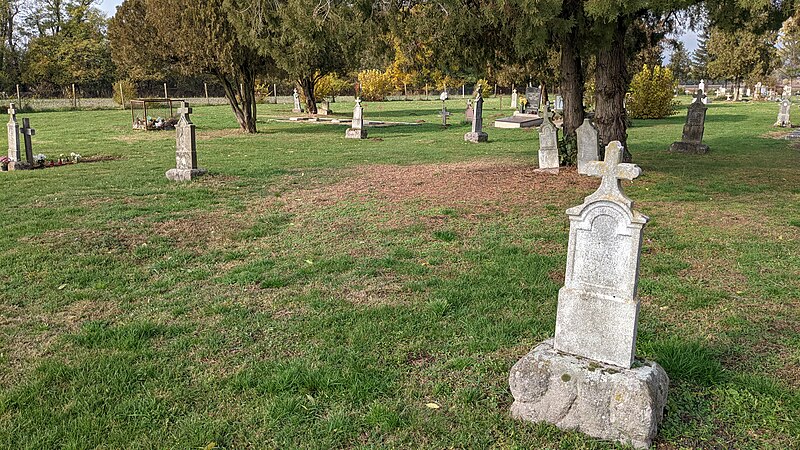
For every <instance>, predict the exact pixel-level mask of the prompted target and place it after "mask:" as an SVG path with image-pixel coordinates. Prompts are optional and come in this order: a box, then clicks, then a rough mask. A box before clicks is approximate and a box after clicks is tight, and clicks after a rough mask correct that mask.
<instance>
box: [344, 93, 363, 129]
mask: <svg viewBox="0 0 800 450" xmlns="http://www.w3.org/2000/svg"><path fill="white" fill-rule="evenodd" d="M344 137H346V138H349V139H366V138H367V130H366V129H364V107H362V106H361V98H356V106H355V107H354V108H353V123H352V124H351V125H350V128H348V129H347V131H345V133H344Z"/></svg>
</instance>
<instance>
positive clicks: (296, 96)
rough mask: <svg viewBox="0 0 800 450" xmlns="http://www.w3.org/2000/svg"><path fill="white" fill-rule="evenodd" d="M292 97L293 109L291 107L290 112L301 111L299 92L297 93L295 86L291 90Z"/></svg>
mask: <svg viewBox="0 0 800 450" xmlns="http://www.w3.org/2000/svg"><path fill="white" fill-rule="evenodd" d="M292 98H293V99H294V109H292V112H296V113H301V112H303V107H302V106H300V94H298V93H297V88H294V90H293V91H292Z"/></svg>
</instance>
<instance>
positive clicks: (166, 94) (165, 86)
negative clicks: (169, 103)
mask: <svg viewBox="0 0 800 450" xmlns="http://www.w3.org/2000/svg"><path fill="white" fill-rule="evenodd" d="M164 98H169V94H168V93H167V83H164Z"/></svg>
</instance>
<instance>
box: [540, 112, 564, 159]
mask: <svg viewBox="0 0 800 450" xmlns="http://www.w3.org/2000/svg"><path fill="white" fill-rule="evenodd" d="M558 167H559V160H558V128H556V126H555V125H554V124H553V121H552V120H550V114H549V107H548V108H546V109H545V115H544V118H543V121H542V125H541V126H540V127H539V170H541V171H548V172H555V173H558Z"/></svg>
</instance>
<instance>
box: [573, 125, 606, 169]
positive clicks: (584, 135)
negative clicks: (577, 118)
mask: <svg viewBox="0 0 800 450" xmlns="http://www.w3.org/2000/svg"><path fill="white" fill-rule="evenodd" d="M575 132H576V134H577V135H578V173H579V174H581V175H589V172H588V170H589V163H592V162H594V161H597V160H599V159H600V139H599V136H598V132H597V128H595V126H594V124H593V123H592V121H591V120H589V119H584V120H583V124H582V125H581V126H579V127H578V129H577V130H575Z"/></svg>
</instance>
